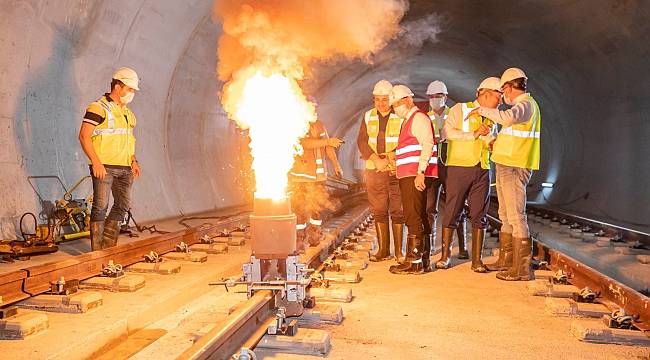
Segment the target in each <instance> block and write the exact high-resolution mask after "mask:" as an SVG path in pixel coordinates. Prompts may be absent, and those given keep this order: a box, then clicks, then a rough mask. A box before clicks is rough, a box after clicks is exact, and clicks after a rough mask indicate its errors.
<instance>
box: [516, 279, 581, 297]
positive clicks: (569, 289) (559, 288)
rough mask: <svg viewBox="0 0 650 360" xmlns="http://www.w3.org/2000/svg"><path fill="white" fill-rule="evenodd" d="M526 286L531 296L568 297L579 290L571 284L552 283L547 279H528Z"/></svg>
mask: <svg viewBox="0 0 650 360" xmlns="http://www.w3.org/2000/svg"><path fill="white" fill-rule="evenodd" d="M526 286H527V288H528V293H529V294H530V295H533V296H550V297H556V298H570V297H573V295H574V294H577V293H579V292H580V289H578V288H577V287H575V286H573V285H554V284H551V283H550V282H549V281H547V280H535V281H529V282H528V283H527V284H526Z"/></svg>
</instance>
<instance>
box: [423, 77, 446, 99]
mask: <svg viewBox="0 0 650 360" xmlns="http://www.w3.org/2000/svg"><path fill="white" fill-rule="evenodd" d="M433 94H445V95H447V94H448V92H447V85H445V83H443V82H442V81H440V80H436V81H432V82H431V83H430V84H429V86H428V87H427V95H433Z"/></svg>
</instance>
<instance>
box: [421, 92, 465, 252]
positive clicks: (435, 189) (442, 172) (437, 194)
mask: <svg viewBox="0 0 650 360" xmlns="http://www.w3.org/2000/svg"><path fill="white" fill-rule="evenodd" d="M448 95H449V92H448V91H447V85H446V84H445V83H444V82H442V81H440V80H435V81H432V82H431V83H430V84H429V86H427V96H428V97H429V112H428V113H427V115H429V118H431V121H433V127H434V129H435V131H436V133H435V136H436V140H437V141H438V147H439V149H438V150H439V151H438V154H440V156H439V158H440V161H438V178H437V179H435V180H434V181H433V185H432V186H431V189H429V191H427V214H429V218H431V219H432V225H431V242H432V243H431V248H434V247H435V243H436V241H437V227H438V214H439V213H440V212H441V211H444V210H441V209H442V205H444V202H445V191H446V190H445V181H446V174H447V167H446V166H445V156H446V155H447V141H446V140H447V139H445V137H444V134H443V133H442V132H441V130H442V127H443V125H444V124H445V120H446V119H447V116H448V115H449V109H450V108H449V106H447V99H448ZM465 220H466V217H465V213H464V212H463V213H461V217H460V222H459V224H458V227H457V228H456V235H457V236H458V249H459V250H458V258H459V259H468V258H469V254H468V253H467V246H466V241H465Z"/></svg>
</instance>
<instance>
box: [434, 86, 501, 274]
mask: <svg viewBox="0 0 650 360" xmlns="http://www.w3.org/2000/svg"><path fill="white" fill-rule="evenodd" d="M500 101H501V86H500V84H499V78H496V77H489V78H487V79H485V80H483V81H482V82H481V84H480V85H479V86H478V88H477V89H476V100H474V101H470V102H466V103H458V104H456V105H454V107H452V108H451V111H450V112H449V116H448V117H447V120H446V121H445V125H444V127H443V129H442V134H443V136H444V137H445V138H446V139H447V141H448V142H449V144H448V145H447V157H446V159H447V187H446V192H447V193H446V197H445V204H444V208H445V211H444V212H443V214H442V255H441V257H440V261H438V262H437V263H436V267H437V268H438V269H447V268H448V267H449V264H450V257H451V240H452V237H453V234H454V228H456V227H458V226H459V222H460V217H461V212H462V211H463V207H464V205H465V201H467V202H468V204H469V215H470V218H471V219H472V266H471V269H472V270H473V271H475V272H479V273H484V272H487V269H486V268H485V266H484V265H483V261H482V254H481V251H482V250H483V241H484V238H485V228H486V227H487V210H488V202H489V198H490V153H489V143H490V142H491V141H492V139H493V137H491V136H488V135H489V134H491V133H492V132H493V131H494V129H495V125H494V123H492V121H490V120H488V119H486V118H484V117H482V116H480V115H478V114H476V113H474V114H472V115H471V116H468V114H470V112H471V111H472V110H473V109H475V108H477V107H479V106H483V107H486V108H490V109H496V107H497V106H498V105H499V102H500Z"/></svg>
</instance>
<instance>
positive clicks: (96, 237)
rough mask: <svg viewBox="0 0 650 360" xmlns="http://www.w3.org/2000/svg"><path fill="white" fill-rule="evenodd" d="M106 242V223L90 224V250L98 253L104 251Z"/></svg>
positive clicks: (95, 222)
mask: <svg viewBox="0 0 650 360" xmlns="http://www.w3.org/2000/svg"><path fill="white" fill-rule="evenodd" d="M103 242H104V222H103V221H91V222H90V249H91V250H92V251H97V250H101V249H102V243H103Z"/></svg>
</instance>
